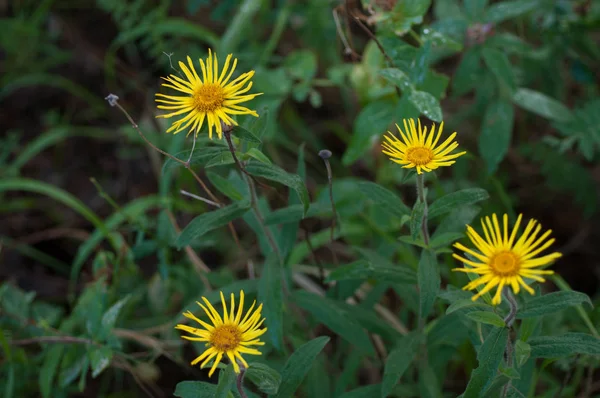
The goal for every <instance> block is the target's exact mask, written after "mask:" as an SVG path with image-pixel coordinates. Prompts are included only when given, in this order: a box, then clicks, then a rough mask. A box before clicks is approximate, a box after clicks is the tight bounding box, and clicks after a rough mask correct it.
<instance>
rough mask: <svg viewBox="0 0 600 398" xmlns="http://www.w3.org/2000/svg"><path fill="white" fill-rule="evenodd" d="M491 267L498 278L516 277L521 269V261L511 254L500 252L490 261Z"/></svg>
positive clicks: (509, 252)
mask: <svg viewBox="0 0 600 398" xmlns="http://www.w3.org/2000/svg"><path fill="white" fill-rule="evenodd" d="M490 267H491V268H492V270H494V272H495V273H496V274H497V275H498V276H515V275H518V274H519V270H520V269H521V260H520V259H519V257H518V256H517V255H516V254H515V253H513V252H511V251H506V252H500V253H498V254H495V255H494V256H493V257H492V259H491V260H490Z"/></svg>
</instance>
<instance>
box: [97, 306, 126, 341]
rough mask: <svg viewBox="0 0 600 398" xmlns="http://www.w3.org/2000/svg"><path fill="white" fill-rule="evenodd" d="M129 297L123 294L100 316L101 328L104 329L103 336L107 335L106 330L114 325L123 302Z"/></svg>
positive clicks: (109, 329)
mask: <svg viewBox="0 0 600 398" xmlns="http://www.w3.org/2000/svg"><path fill="white" fill-rule="evenodd" d="M129 298H130V296H125V297H124V298H122V299H121V300H119V301H117V302H116V303H115V304H113V306H112V307H110V308H109V309H108V311H106V312H105V313H104V315H103V316H102V329H103V330H104V331H106V333H105V336H107V335H108V332H109V331H111V330H112V328H114V327H115V324H116V322H117V317H118V316H119V313H120V312H121V310H122V309H123V307H124V306H125V304H127V302H128V301H129Z"/></svg>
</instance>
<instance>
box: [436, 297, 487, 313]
mask: <svg viewBox="0 0 600 398" xmlns="http://www.w3.org/2000/svg"><path fill="white" fill-rule="evenodd" d="M473 307H482V308H489V309H492V307H491V306H489V305H487V304H484V303H482V302H480V301H473V300H471V299H470V298H465V299H459V300H456V301H455V302H453V303H452V304H450V306H449V307H448V308H447V309H446V315H450V314H452V313H453V312H455V311H458V310H462V309H465V308H473Z"/></svg>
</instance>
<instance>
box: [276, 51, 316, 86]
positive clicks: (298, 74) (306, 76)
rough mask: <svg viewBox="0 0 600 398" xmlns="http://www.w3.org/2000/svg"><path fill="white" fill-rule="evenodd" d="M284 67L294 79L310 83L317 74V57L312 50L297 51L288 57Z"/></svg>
mask: <svg viewBox="0 0 600 398" xmlns="http://www.w3.org/2000/svg"><path fill="white" fill-rule="evenodd" d="M283 67H284V68H285V70H286V72H288V73H289V74H290V75H291V76H292V77H293V78H295V79H298V80H301V81H308V80H311V79H312V78H313V77H315V75H316V73H317V57H316V55H315V53H314V52H312V51H310V50H296V51H293V52H291V53H290V54H289V55H288V56H287V57H286V59H285V61H284V62H283Z"/></svg>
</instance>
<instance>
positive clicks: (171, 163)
mask: <svg viewBox="0 0 600 398" xmlns="http://www.w3.org/2000/svg"><path fill="white" fill-rule="evenodd" d="M190 152H192V150H191V149H188V150H186V151H182V152H179V153H177V154H175V155H174V156H175V157H176V158H177V159H180V160H183V161H184V162H186V161H187V160H188V159H189V158H190ZM223 153H229V150H228V149H227V148H225V147H222V146H206V147H200V148H195V149H194V153H193V154H192V158H191V159H190V167H191V166H196V167H204V166H205V165H206V164H207V163H208V161H210V160H211V159H213V158H214V157H216V156H218V155H219V154H223ZM175 167H183V165H182V164H181V163H179V162H176V161H175V160H173V159H171V158H167V159H166V160H165V163H164V164H163V167H162V173H163V174H164V173H165V172H166V171H167V170H170V169H172V168H175Z"/></svg>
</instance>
